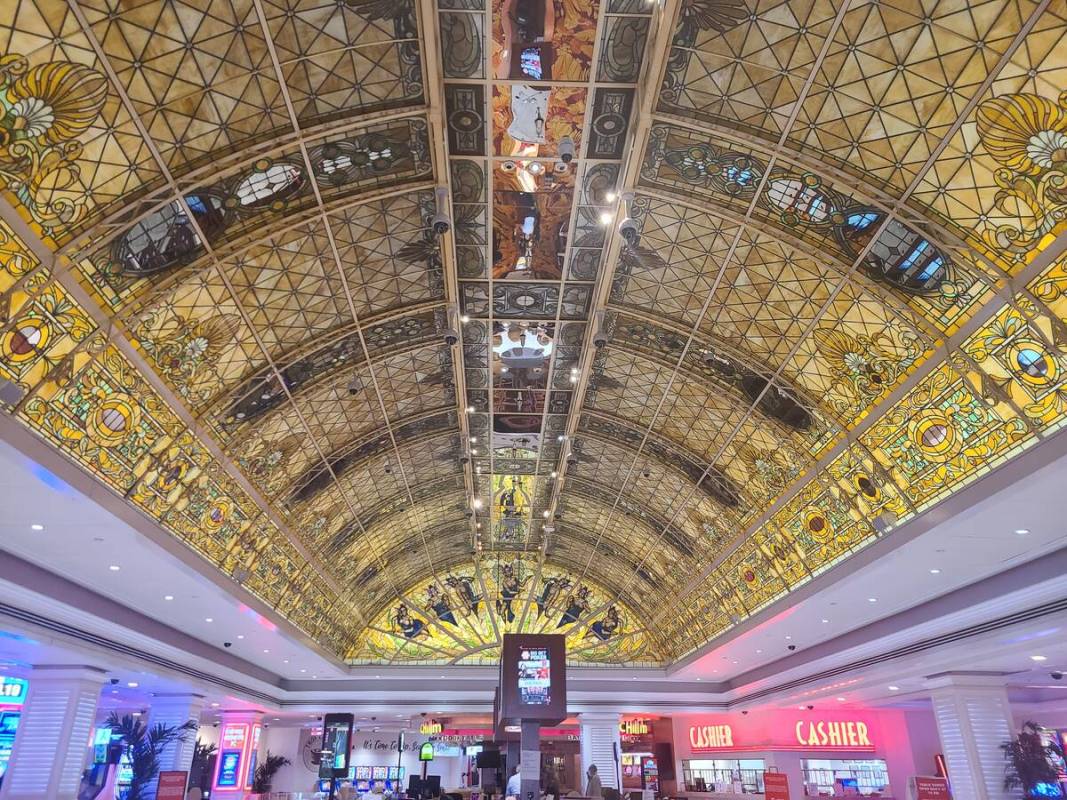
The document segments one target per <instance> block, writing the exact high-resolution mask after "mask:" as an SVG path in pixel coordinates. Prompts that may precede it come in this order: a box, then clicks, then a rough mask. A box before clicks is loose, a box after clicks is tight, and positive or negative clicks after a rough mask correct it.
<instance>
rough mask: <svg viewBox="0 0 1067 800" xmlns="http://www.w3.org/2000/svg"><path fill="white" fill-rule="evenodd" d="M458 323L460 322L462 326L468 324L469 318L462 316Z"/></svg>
mask: <svg viewBox="0 0 1067 800" xmlns="http://www.w3.org/2000/svg"><path fill="white" fill-rule="evenodd" d="M459 321H460V322H462V323H463V324H464V325H466V324H467V323H468V322H470V321H471V318H470V317H468V316H467V315H466V314H464V315H463V316H461V317H460V318H459Z"/></svg>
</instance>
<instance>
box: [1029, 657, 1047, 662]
mask: <svg viewBox="0 0 1067 800" xmlns="http://www.w3.org/2000/svg"><path fill="white" fill-rule="evenodd" d="M1030 660H1031V661H1048V658H1046V657H1045V656H1030Z"/></svg>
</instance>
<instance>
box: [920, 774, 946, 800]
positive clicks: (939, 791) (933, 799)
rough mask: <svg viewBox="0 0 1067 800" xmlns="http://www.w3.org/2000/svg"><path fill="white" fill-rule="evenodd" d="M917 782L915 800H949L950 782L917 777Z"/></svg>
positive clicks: (941, 779) (942, 779)
mask: <svg viewBox="0 0 1067 800" xmlns="http://www.w3.org/2000/svg"><path fill="white" fill-rule="evenodd" d="M912 780H914V781H915V800H949V797H950V796H949V793H948V781H947V780H945V779H944V778H927V777H923V776H921V775H917V776H916V777H914V778H912Z"/></svg>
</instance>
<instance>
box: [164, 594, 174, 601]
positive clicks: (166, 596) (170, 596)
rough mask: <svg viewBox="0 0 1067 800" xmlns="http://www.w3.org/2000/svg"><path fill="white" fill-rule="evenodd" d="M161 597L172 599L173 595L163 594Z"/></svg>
mask: <svg viewBox="0 0 1067 800" xmlns="http://www.w3.org/2000/svg"><path fill="white" fill-rule="evenodd" d="M163 599H164V600H173V599H174V595H172V594H165V595H163Z"/></svg>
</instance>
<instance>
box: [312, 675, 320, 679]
mask: <svg viewBox="0 0 1067 800" xmlns="http://www.w3.org/2000/svg"><path fill="white" fill-rule="evenodd" d="M311 677H312V678H313V679H314V678H317V677H319V676H318V675H312V676H311Z"/></svg>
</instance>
